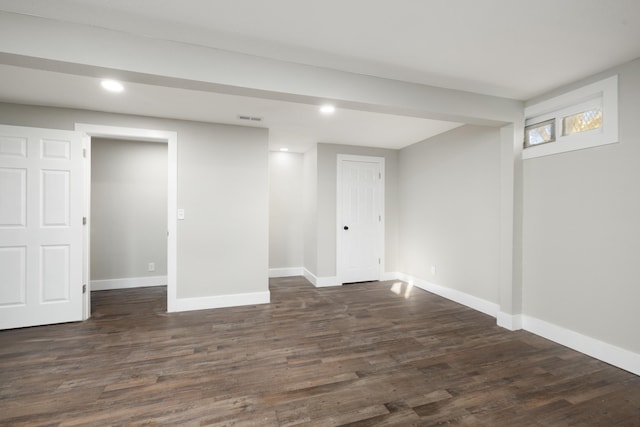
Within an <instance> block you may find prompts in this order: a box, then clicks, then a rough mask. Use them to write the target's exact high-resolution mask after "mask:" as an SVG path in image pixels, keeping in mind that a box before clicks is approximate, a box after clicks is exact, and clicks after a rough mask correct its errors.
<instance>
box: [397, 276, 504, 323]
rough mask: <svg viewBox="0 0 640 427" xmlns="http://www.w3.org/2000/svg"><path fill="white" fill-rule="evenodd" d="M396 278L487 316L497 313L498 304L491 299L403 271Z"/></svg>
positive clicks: (493, 315) (494, 315)
mask: <svg viewBox="0 0 640 427" xmlns="http://www.w3.org/2000/svg"><path fill="white" fill-rule="evenodd" d="M398 280H402V281H405V282H407V283H410V284H413V286H416V287H418V288H420V289H423V290H425V291H427V292H431V293H434V294H436V295H439V296H441V297H443V298H446V299H449V300H451V301H455V302H457V303H459V304H462V305H466V306H467V307H470V308H473V309H474V310H478V311H480V312H482V313H484V314H488V315H489V316H492V317H496V316H497V314H498V310H499V306H498V304H496V303H494V302H491V301H487V300H485V299H482V298H478V297H475V296H473V295H469V294H467V293H465V292H461V291H458V290H455V289H451V288H447V287H444V286H440V285H436V284H435V283H431V282H427V281H426V280H423V279H420V278H417V277H413V276H410V275H408V274H404V273H400V274H398Z"/></svg>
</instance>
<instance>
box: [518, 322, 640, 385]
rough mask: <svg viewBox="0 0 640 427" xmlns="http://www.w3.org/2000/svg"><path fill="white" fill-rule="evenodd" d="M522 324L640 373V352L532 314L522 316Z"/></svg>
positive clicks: (530, 329) (548, 337) (535, 331)
mask: <svg viewBox="0 0 640 427" xmlns="http://www.w3.org/2000/svg"><path fill="white" fill-rule="evenodd" d="M522 326H523V328H524V329H525V330H527V331H529V332H531V333H534V334H536V335H540V336H541V337H544V338H546V339H548V340H551V341H554V342H557V343H558V344H562V345H564V346H565V347H569V348H572V349H574V350H576V351H579V352H580V353H584V354H586V355H588V356H591V357H594V358H596V359H599V360H602V361H603V362H606V363H609V364H611V365H613V366H617V367H618V368H621V369H624V370H625V371H629V372H631V373H633V374H636V375H640V354H638V353H634V352H632V351H629V350H625V349H623V348H620V347H616V346H614V345H611V344H608V343H606V342H603V341H600V340H597V339H595V338H591V337H588V336H586V335H582V334H579V333H578V332H574V331H572V330H570V329H565V328H563V327H561V326H557V325H554V324H552V323H548V322H545V321H544V320H540V319H536V318H535V317H531V316H526V315H525V316H522Z"/></svg>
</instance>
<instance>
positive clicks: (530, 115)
mask: <svg viewBox="0 0 640 427" xmlns="http://www.w3.org/2000/svg"><path fill="white" fill-rule="evenodd" d="M598 105H601V106H602V127H601V128H600V129H594V130H592V131H587V132H580V133H575V134H572V135H566V136H563V135H562V118H563V117H565V116H568V115H571V114H575V113H579V112H581V111H584V110H586V109H589V108H592V107H593V106H598ZM525 118H526V124H527V125H530V124H534V123H537V122H542V121H545V120H549V119H552V118H555V119H556V140H555V141H554V142H551V143H547V144H540V145H533V146H530V147H527V148H525V149H524V150H523V151H522V158H523V159H532V158H535V157H541V156H548V155H552V154H558V153H565V152H567V151H574V150H582V149H585V148H592V147H598V146H600V145H606V144H615V143H617V142H618V76H617V75H616V76H613V77H609V78H607V79H604V80H600V81H598V82H595V83H592V84H589V85H587V86H583V87H581V88H579V89H576V90H573V91H571V92H567V93H564V94H562V95H559V96H556V97H554V98H551V99H548V100H545V101H542V102H539V103H537V104H533V105H530V106H528V107H526V108H525Z"/></svg>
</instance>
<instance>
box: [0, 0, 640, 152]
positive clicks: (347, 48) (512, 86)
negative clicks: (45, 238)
mask: <svg viewBox="0 0 640 427" xmlns="http://www.w3.org/2000/svg"><path fill="white" fill-rule="evenodd" d="M0 10H4V11H9V12H14V13H21V14H27V15H35V16H40V17H45V18H51V19H55V20H59V21H64V22H74V23H79V24H85V25H92V26H98V27H103V28H109V29H114V30H118V31H123V32H127V33H131V34H138V35H143V36H146V37H153V38H160V39H166V40H175V41H180V42H184V43H191V44H197V45H201V46H210V47H215V48H218V49H223V50H228V51H235V52H242V53H247V54H252V55H257V56H263V57H269V58H274V59H279V60H283V61H288V62H296V63H303V64H308V65H314V66H320V67H326V68H332V69H337V70H343V71H350V72H354V73H359V74H367V75H373V76H378V77H383V78H390V79H396V80H405V81H410V82H414V83H422V84H429V85H434V86H441V87H446V88H451V89H459V90H465V91H471V92H477V93H482V94H487V95H494V96H501V97H507V98H513V99H520V100H526V99H530V98H532V97H535V96H538V95H540V94H543V93H545V92H547V91H549V90H551V89H554V88H556V87H559V86H562V85H564V84H567V83H569V82H573V81H576V80H578V79H580V78H583V77H586V76H589V75H591V74H594V73H597V72H599V71H603V70H605V69H607V68H609V67H612V66H615V65H618V64H621V63H624V62H627V61H630V60H633V59H635V58H638V57H640V0H616V1H602V0H562V1H557V0H537V1H536V2H531V1H529V0H526V1H525V0H483V1H477V0H394V1H393V2H391V1H388V0H348V1H345V0H325V1H323V2H312V1H304V0H270V1H264V0H242V1H229V0H227V1H223V0H181V1H175V0H136V1H130V0H31V1H24V0H0ZM0 76H1V77H2V79H0V100H3V101H10V102H22V103H29V104H42V105H57V106H67V107H75V108H86V109H93V110H100V111H117V112H125V113H130V114H143V115H151V116H159V117H172V118H179V119H188V120H199V121H208V122H219V123H233V124H245V123H243V122H240V121H239V120H238V118H237V116H238V114H247V115H252V116H259V117H263V121H262V122H260V123H257V124H256V123H253V124H251V123H250V124H249V125H254V126H262V127H268V128H269V129H270V141H271V143H270V147H271V149H278V148H280V147H282V146H286V147H289V148H290V149H291V150H292V151H305V150H306V149H307V148H308V147H309V146H310V145H311V144H313V143H315V142H332V143H344V144H352V145H369V146H380V147H387V148H402V147H404V146H407V145H410V144H412V143H415V142H418V141H420V140H423V139H425V138H428V137H430V136H433V135H436V134H438V133H441V132H443V131H446V130H448V129H451V128H453V127H455V126H458V125H459V124H456V123H451V122H441V121H434V120H427V119H421V118H412V117H402V116H394V115H388V114H380V113H371V112H365V111H354V110H342V109H341V110H338V111H337V112H336V114H334V115H333V116H330V117H327V116H322V115H320V114H319V113H318V111H317V110H316V108H315V107H314V106H310V105H303V104H296V103H291V102H283V101H272V100H266V99H257V98H250V97H239V96H232V95H223V94H216V93H211V92H206V93H205V92H198V91H189V90H183V89H176V88H165V87H159V86H149V85H143V84H137V83H128V84H127V87H126V90H125V92H124V93H123V94H121V95H120V97H116V96H114V95H113V94H105V93H101V92H98V88H97V85H96V81H95V80H94V79H91V78H89V77H83V76H72V75H67V74H61V73H53V72H48V71H43V70H32V69H20V68H17V67H12V66H7V65H3V66H0ZM80 93H82V94H84V95H91V96H81V95H79V94H80ZM169 101H170V102H169Z"/></svg>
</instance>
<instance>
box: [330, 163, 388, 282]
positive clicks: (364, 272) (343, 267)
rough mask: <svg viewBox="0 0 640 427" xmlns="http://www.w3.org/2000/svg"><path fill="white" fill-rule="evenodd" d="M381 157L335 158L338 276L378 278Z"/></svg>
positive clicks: (345, 279) (343, 279)
mask: <svg viewBox="0 0 640 427" xmlns="http://www.w3.org/2000/svg"><path fill="white" fill-rule="evenodd" d="M381 160H382V159H377V158H371V160H370V161H368V160H367V158H360V157H357V158H356V157H355V156H340V157H339V160H338V171H339V173H338V186H339V188H338V193H339V195H338V197H339V200H338V239H337V240H338V248H337V249H338V250H337V253H338V262H337V264H338V266H337V267H338V268H337V269H338V279H339V280H340V281H341V282H342V283H349V282H363V281H369V280H378V279H379V278H380V267H381V259H382V245H381V243H382V236H383V234H382V233H383V229H382V192H383V186H382V182H383V181H382V172H383V171H382V168H383V163H382V162H381Z"/></svg>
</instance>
